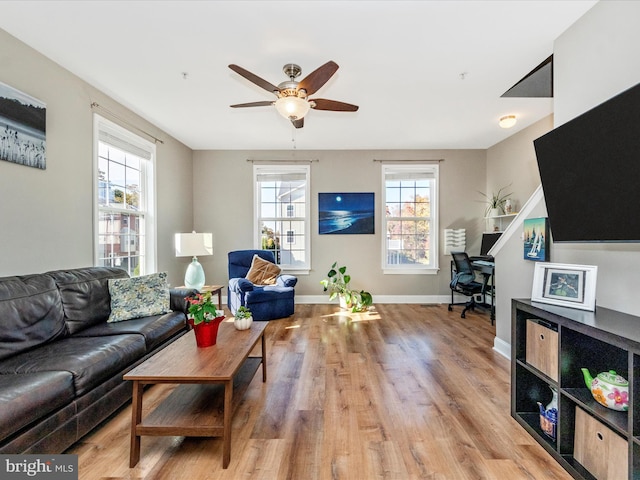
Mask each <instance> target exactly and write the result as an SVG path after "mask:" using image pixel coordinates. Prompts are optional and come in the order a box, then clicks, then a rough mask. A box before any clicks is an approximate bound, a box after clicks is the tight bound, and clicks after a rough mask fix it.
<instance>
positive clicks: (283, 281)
mask: <svg viewBox="0 0 640 480" xmlns="http://www.w3.org/2000/svg"><path fill="white" fill-rule="evenodd" d="M296 283H298V277H296V276H294V275H287V274H283V275H279V276H278V278H277V279H276V285H280V286H281V287H295V286H296Z"/></svg>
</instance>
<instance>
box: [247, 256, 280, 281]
mask: <svg viewBox="0 0 640 480" xmlns="http://www.w3.org/2000/svg"><path fill="white" fill-rule="evenodd" d="M278 275H280V267H279V266H278V265H276V264H275V263H271V262H269V261H267V260H264V259H262V258H260V257H259V256H258V255H254V256H253V260H252V261H251V268H249V271H248V272H247V276H246V277H245V278H246V279H247V280H249V281H250V282H251V283H253V284H254V285H275V284H276V279H277V278H278Z"/></svg>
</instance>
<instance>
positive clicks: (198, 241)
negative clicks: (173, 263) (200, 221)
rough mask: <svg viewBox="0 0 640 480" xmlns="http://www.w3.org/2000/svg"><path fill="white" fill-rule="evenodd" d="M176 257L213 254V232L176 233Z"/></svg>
mask: <svg viewBox="0 0 640 480" xmlns="http://www.w3.org/2000/svg"><path fill="white" fill-rule="evenodd" d="M175 244H176V257H198V256H204V255H213V234H211V233H196V232H193V233H176V236H175Z"/></svg>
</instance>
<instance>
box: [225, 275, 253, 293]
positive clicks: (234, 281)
mask: <svg viewBox="0 0 640 480" xmlns="http://www.w3.org/2000/svg"><path fill="white" fill-rule="evenodd" d="M229 290H230V291H232V292H236V293H240V292H250V291H252V290H253V283H251V282H250V281H249V280H247V279H246V278H231V279H230V280H229Z"/></svg>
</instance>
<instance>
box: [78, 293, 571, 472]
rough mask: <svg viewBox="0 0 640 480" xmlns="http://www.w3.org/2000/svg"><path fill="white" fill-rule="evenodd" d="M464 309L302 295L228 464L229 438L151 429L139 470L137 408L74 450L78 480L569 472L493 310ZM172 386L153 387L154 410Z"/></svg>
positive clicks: (272, 338)
mask: <svg viewBox="0 0 640 480" xmlns="http://www.w3.org/2000/svg"><path fill="white" fill-rule="evenodd" d="M459 310H460V307H457V308H455V311H454V312H448V311H447V307H446V305H387V304H385V305H377V306H376V312H375V313H366V314H346V313H339V309H338V308H337V307H336V306H332V305H297V306H296V313H295V315H294V316H293V317H291V318H288V319H283V320H276V321H272V322H270V324H269V327H268V329H267V332H266V336H267V344H268V347H267V353H268V359H267V361H268V363H267V365H268V375H269V378H268V380H267V383H266V384H263V383H262V375H261V373H260V371H258V373H257V374H256V376H255V378H254V380H253V382H252V384H251V386H250V388H249V390H248V391H247V393H246V395H245V398H244V401H243V403H242V404H241V405H240V407H239V409H238V410H237V412H236V414H235V417H234V419H233V426H232V428H233V431H232V446H231V463H230V464H229V468H228V469H226V470H223V469H222V464H221V455H222V441H221V439H219V438H183V437H143V438H142V452H141V460H140V463H138V465H137V466H136V467H135V468H132V469H130V468H129V466H128V463H129V431H130V430H129V428H130V421H131V407H130V405H129V406H127V407H125V408H123V409H122V410H121V411H120V412H119V413H117V414H116V415H115V416H114V417H113V418H112V419H110V420H109V421H108V422H106V423H105V424H104V425H103V426H102V427H101V428H99V429H97V430H96V431H94V432H93V433H92V434H90V435H89V436H87V437H85V438H84V439H83V440H82V441H81V442H80V443H78V444H76V445H74V447H72V448H71V449H70V450H69V451H67V452H66V453H74V454H77V455H78V456H79V458H78V462H79V478H80V480H98V479H101V480H107V479H108V480H116V479H128V480H133V479H137V480H180V479H184V480H227V479H228V480H237V479H264V480H274V479H290V480H312V479H318V480H325V479H326V480H333V479H353V480H369V479H403V480H404V479H446V480H450V479H453V480H457V479H461V480H466V479H499V480H516V479H561V480H565V479H567V480H568V479H569V478H570V476H569V475H568V474H566V473H565V472H564V471H563V470H562V469H561V468H560V466H559V465H558V464H557V463H556V462H555V461H554V460H553V459H552V458H551V457H550V456H549V455H548V454H547V453H546V452H545V451H544V450H543V449H542V447H540V446H538V445H537V444H536V443H535V442H534V441H533V440H532V439H531V437H530V436H529V435H528V434H527V433H526V432H525V431H524V430H523V429H522V428H521V427H520V426H519V425H518V424H517V423H516V422H515V420H513V419H512V418H511V417H510V414H509V411H510V409H509V398H510V395H509V388H510V387H509V384H510V376H509V361H508V360H506V359H505V358H504V357H502V356H500V355H499V354H497V353H495V352H494V351H493V350H492V345H493V337H494V335H495V328H494V327H492V326H491V325H490V323H489V319H488V316H487V315H486V314H483V313H468V314H467V318H466V319H461V318H460V313H459ZM185 361H188V359H185ZM171 388H173V387H172V386H170V385H156V386H153V387H151V389H150V390H149V391H148V392H147V393H145V405H144V408H145V409H148V408H149V407H153V405H154V403H156V402H158V401H160V400H161V399H162V398H164V397H165V396H166V395H167V394H168V392H169V391H170V390H171Z"/></svg>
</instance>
